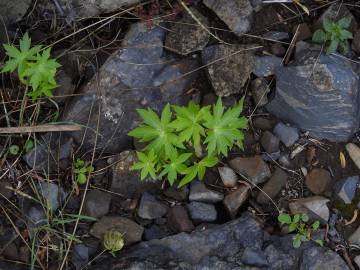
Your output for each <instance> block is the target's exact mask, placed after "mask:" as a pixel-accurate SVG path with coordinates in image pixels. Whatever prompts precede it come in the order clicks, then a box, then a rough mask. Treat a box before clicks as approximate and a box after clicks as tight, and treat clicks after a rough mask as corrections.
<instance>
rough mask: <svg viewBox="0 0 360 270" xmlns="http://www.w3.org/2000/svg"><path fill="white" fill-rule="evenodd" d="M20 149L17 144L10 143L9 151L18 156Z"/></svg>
mask: <svg viewBox="0 0 360 270" xmlns="http://www.w3.org/2000/svg"><path fill="white" fill-rule="evenodd" d="M19 151H20V147H19V146H18V145H16V144H13V145H10V147H9V153H10V154H11V155H13V156H16V155H17V154H19Z"/></svg>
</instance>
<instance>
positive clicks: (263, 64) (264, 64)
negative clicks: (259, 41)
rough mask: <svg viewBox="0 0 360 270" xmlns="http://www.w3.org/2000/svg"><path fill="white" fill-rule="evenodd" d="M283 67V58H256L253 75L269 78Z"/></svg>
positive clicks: (269, 56)
mask: <svg viewBox="0 0 360 270" xmlns="http://www.w3.org/2000/svg"><path fill="white" fill-rule="evenodd" d="M281 66H282V58H281V57H277V56H274V55H268V56H256V57H255V69H254V70H253V73H254V74H255V75H256V76H258V77H268V76H271V75H274V74H275V70H276V69H277V68H279V67H281Z"/></svg>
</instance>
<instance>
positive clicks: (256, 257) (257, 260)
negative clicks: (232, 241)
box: [241, 247, 269, 267]
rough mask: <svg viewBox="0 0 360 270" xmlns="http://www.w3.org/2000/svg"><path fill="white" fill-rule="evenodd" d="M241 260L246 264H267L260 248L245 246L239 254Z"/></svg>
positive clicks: (261, 265)
mask: <svg viewBox="0 0 360 270" xmlns="http://www.w3.org/2000/svg"><path fill="white" fill-rule="evenodd" d="M241 261H242V262H243V263H245V264H246V265H250V266H256V267H265V266H268V264H269V263H268V262H267V259H266V256H265V254H264V252H263V251H262V250H257V249H252V248H248V247H247V248H245V250H244V253H243V254H242V256H241Z"/></svg>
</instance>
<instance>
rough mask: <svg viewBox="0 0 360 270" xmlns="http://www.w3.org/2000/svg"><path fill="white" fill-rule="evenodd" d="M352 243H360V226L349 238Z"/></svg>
mask: <svg viewBox="0 0 360 270" xmlns="http://www.w3.org/2000/svg"><path fill="white" fill-rule="evenodd" d="M348 241H349V243H350V244H354V245H360V227H358V228H357V229H356V230H355V231H354V232H353V233H352V234H351V235H350V237H349V238H348Z"/></svg>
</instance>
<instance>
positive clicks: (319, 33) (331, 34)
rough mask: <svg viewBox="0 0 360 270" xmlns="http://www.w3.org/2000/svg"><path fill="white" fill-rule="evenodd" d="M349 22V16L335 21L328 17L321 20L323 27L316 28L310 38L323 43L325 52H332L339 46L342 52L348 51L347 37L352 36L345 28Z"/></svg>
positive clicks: (350, 37)
mask: <svg viewBox="0 0 360 270" xmlns="http://www.w3.org/2000/svg"><path fill="white" fill-rule="evenodd" d="M350 23H351V17H344V18H342V19H340V20H339V21H337V22H333V21H330V20H329V19H328V18H324V20H323V29H319V30H316V31H315V33H314V34H313V37H312V40H313V41H314V42H316V43H325V45H326V47H327V48H326V52H327V53H328V54H329V53H334V52H336V50H337V49H338V47H339V46H340V50H341V52H343V53H347V52H348V51H349V42H348V40H349V39H352V38H353V35H352V33H351V32H349V31H348V30H346V29H347V28H349V26H350Z"/></svg>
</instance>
